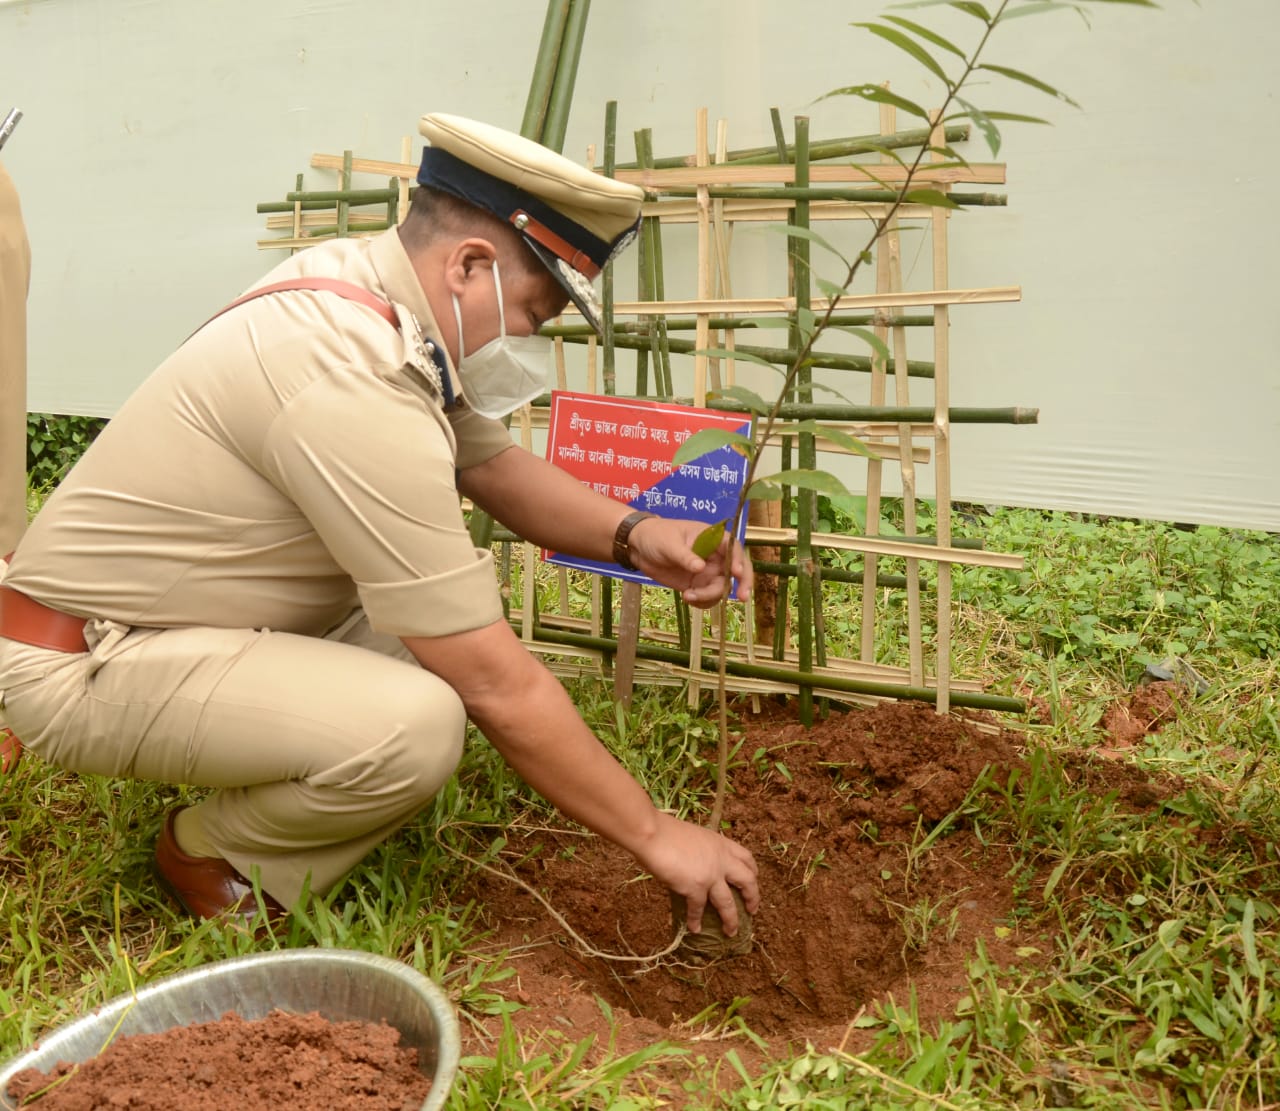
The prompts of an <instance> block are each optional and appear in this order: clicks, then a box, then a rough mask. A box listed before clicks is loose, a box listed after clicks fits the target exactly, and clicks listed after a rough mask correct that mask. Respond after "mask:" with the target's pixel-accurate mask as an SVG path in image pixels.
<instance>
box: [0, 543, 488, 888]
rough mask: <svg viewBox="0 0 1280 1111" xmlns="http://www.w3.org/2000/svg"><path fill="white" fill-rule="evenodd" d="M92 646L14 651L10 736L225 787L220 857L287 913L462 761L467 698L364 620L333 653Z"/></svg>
mask: <svg viewBox="0 0 1280 1111" xmlns="http://www.w3.org/2000/svg"><path fill="white" fill-rule="evenodd" d="M2 572H3V564H2V563H0V574H2ZM85 631H86V639H87V640H88V642H89V644H90V646H91V647H90V651H89V652H88V653H80V654H78V655H68V654H66V653H62V652H54V651H50V650H48V649H44V648H35V647H32V646H30V645H26V644H19V643H17V642H16V641H11V640H6V639H3V638H0V723H3V724H5V725H8V726H9V727H10V728H11V729H12V730H13V731H14V733H16V734H17V736H18V737H19V738H20V739H21V740H22V743H23V744H24V745H26V746H27V747H28V748H30V749H31V750H32V751H33V752H35V753H37V754H39V755H40V756H41V757H42V758H44V759H45V760H48V761H49V762H50V763H52V764H56V765H58V766H59V767H62V768H66V769H68V770H71V771H76V772H82V773H91V774H97V775H107V776H118V777H124V778H130V779H146V780H157V781H161V782H166V783H183V784H193V785H197V786H205V787H213V788H215V790H214V792H213V794H212V795H210V796H209V797H208V798H207V799H205V800H203V801H202V802H200V803H199V804H198V811H197V813H198V817H199V820H200V823H201V826H202V827H203V831H204V833H205V835H206V837H207V839H208V841H209V843H210V844H211V845H212V846H213V847H214V848H215V849H216V850H217V851H218V853H219V855H221V856H223V857H224V858H225V859H227V860H229V861H230V862H231V863H232V865H234V866H235V868H236V869H237V870H238V871H239V872H241V873H242V874H243V875H245V876H250V875H251V874H252V870H253V869H254V868H257V869H258V870H259V874H260V878H261V883H262V887H263V890H265V891H266V892H267V893H268V894H270V895H271V896H273V897H274V898H275V899H277V900H278V901H279V902H280V903H281V904H283V905H284V906H286V907H290V906H292V905H293V904H294V903H295V902H296V901H297V899H298V896H299V894H300V893H301V891H302V890H303V885H304V882H305V881H306V879H307V877H308V875H309V876H310V887H311V890H312V891H314V892H317V893H319V894H324V893H325V892H327V891H328V890H329V889H330V888H332V887H333V886H335V885H336V884H337V883H338V881H339V880H341V879H342V877H343V876H344V875H345V874H346V873H347V872H348V871H349V870H350V869H351V868H352V867H354V866H355V865H356V864H357V863H358V862H359V861H360V859H361V858H362V857H363V856H364V855H365V854H366V853H367V852H369V850H370V849H372V848H373V847H374V846H375V845H377V844H378V843H379V842H381V841H383V840H384V839H385V838H387V837H388V836H390V835H391V834H392V833H394V832H395V831H396V830H397V829H399V828H400V827H401V826H402V825H404V823H405V822H407V821H408V820H409V819H410V818H411V817H412V816H413V815H414V814H415V813H416V812H418V811H419V810H420V809H421V808H422V807H423V806H424V805H425V804H426V803H427V802H428V801H429V800H430V799H431V798H432V796H433V795H435V793H436V792H437V791H438V790H439V789H440V787H441V786H442V785H443V784H444V783H445V781H446V780H447V779H448V778H449V776H451V775H452V774H453V772H454V769H455V768H456V767H457V764H458V761H459V759H460V758H461V755H462V744H463V737H464V734H465V729H466V711H465V710H464V709H463V706H462V702H461V700H460V699H459V698H458V696H457V694H455V693H454V691H453V689H452V688H451V687H450V686H448V684H446V683H445V682H444V681H443V680H442V679H440V678H439V677H438V676H436V675H433V674H432V673H431V672H429V671H426V670H424V669H423V668H422V667H421V666H419V664H418V663H417V662H416V661H414V660H413V658H412V657H411V656H410V655H409V653H408V651H407V650H406V649H405V648H404V645H403V644H402V643H401V641H400V640H399V639H398V638H396V637H390V636H385V635H382V634H377V633H374V632H373V631H372V630H371V629H370V628H369V624H368V621H367V619H366V618H365V617H364V613H363V611H358V612H357V613H355V614H353V615H352V617H351V618H350V619H349V620H348V621H346V622H345V623H344V624H343V625H341V626H339V627H338V628H337V629H335V630H333V631H332V632H331V633H330V634H329V635H328V636H326V637H323V638H321V637H306V636H296V635H294V634H290V633H276V632H270V631H265V630H252V629H214V628H203V627H198V628H187V629H164V630H158V629H131V628H129V627H127V626H123V625H118V624H116V623H114V622H109V621H91V622H90V623H89V625H88V627H87V628H86V630H85Z"/></svg>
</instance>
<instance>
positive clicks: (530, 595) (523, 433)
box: [502, 405, 538, 640]
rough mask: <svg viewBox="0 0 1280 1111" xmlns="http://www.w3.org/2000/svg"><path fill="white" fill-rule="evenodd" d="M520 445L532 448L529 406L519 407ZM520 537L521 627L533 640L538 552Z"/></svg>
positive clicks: (505, 547) (531, 423)
mask: <svg viewBox="0 0 1280 1111" xmlns="http://www.w3.org/2000/svg"><path fill="white" fill-rule="evenodd" d="M519 422H520V446H521V447H522V448H524V450H525V451H532V450H533V421H532V420H531V418H530V413H529V406H527V405H523V406H521V407H520V415H519ZM521 539H522V543H521V545H520V550H521V555H522V557H523V558H522V562H521V567H522V569H523V572H524V584H523V585H524V589H523V590H522V591H521V592H520V594H521V598H520V613H521V616H522V618H523V620H522V621H521V625H520V627H521V629H522V630H524V632H525V636H526V639H528V640H533V639H534V635H535V629H536V627H537V613H536V609H537V595H538V591H537V589H536V587H535V585H534V584H535V581H536V576H537V573H538V552H537V549H536V548H535V547H534V546H533V545H532V544H530V543H529V542H528V541H527V540H524V539H523V538H521ZM502 546H503V550H504V551H506V550H509V549H510V546H511V545H510V544H509V543H508V542H506V541H503V545H502Z"/></svg>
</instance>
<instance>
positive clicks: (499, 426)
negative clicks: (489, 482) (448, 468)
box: [449, 407, 513, 471]
mask: <svg viewBox="0 0 1280 1111" xmlns="http://www.w3.org/2000/svg"><path fill="white" fill-rule="evenodd" d="M449 424H450V425H451V426H452V427H453V434H454V435H455V436H456V437H457V438H458V462H457V467H458V470H460V471H465V470H466V469H467V468H468V467H474V466H475V465H476V464H477V463H483V462H485V460H487V459H492V458H493V457H494V456H495V455H497V454H499V453H500V452H503V451H506V450H507V448H509V447H511V446H512V443H513V441H512V439H511V432H510V430H509V429H508V428H507V426H506V425H505V424H503V423H502V422H501V421H498V420H491V419H490V418H489V417H482V416H481V415H480V414H479V413H477V412H475V411H474V410H472V409H467V408H461V407H460V408H458V409H454V410H451V411H450V412H449Z"/></svg>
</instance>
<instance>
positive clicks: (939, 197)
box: [902, 189, 960, 209]
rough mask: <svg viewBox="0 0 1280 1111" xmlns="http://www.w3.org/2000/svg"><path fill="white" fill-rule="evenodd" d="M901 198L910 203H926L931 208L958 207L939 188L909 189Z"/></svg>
mask: <svg viewBox="0 0 1280 1111" xmlns="http://www.w3.org/2000/svg"><path fill="white" fill-rule="evenodd" d="M902 199H903V200H904V201H909V202H910V203H912V204H927V205H929V206H930V207H931V208H955V209H958V208H959V207H960V206H959V205H958V204H956V202H955V201H953V200H952V199H951V198H950V197H948V196H947V194H946V193H944V192H942V191H941V190H940V189H910V190H908V191H907V192H906V193H904V194H903V195H902Z"/></svg>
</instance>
